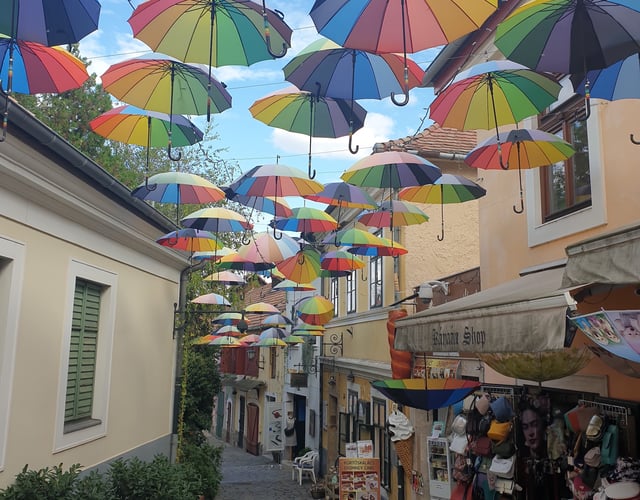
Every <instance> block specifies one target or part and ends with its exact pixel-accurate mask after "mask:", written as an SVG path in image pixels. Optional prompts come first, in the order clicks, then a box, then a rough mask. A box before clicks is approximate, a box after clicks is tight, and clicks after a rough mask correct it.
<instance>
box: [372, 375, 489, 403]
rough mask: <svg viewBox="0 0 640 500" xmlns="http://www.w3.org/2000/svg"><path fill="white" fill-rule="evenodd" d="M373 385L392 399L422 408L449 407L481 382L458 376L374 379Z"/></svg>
mask: <svg viewBox="0 0 640 500" xmlns="http://www.w3.org/2000/svg"><path fill="white" fill-rule="evenodd" d="M371 385H372V386H373V387H374V388H375V389H377V390H378V391H380V392H381V393H382V394H384V395H385V396H386V397H387V398H389V399H390V400H391V401H393V402H395V403H397V404H401V405H404V406H410V407H411V408H418V409H420V410H436V409H438V408H447V407H449V406H452V405H453V404H455V403H457V402H459V401H462V400H463V399H464V398H466V397H467V396H468V395H469V394H471V393H472V392H474V391H475V390H477V389H478V388H479V387H480V382H475V381H473V380H463V379H457V378H444V379H435V378H434V379H432V378H429V379H423V378H410V379H406V378H405V379H387V380H374V381H372V382H371Z"/></svg>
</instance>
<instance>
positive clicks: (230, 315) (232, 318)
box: [211, 312, 242, 325]
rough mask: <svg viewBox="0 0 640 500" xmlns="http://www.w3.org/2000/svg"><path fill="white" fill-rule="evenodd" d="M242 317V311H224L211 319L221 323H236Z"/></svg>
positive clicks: (215, 322) (213, 321)
mask: <svg viewBox="0 0 640 500" xmlns="http://www.w3.org/2000/svg"><path fill="white" fill-rule="evenodd" d="M241 319H242V313H238V312H224V313H220V314H218V315H217V316H216V317H215V318H213V319H212V320H211V322H212V323H214V324H220V325H236V324H238V321H240V320H241Z"/></svg>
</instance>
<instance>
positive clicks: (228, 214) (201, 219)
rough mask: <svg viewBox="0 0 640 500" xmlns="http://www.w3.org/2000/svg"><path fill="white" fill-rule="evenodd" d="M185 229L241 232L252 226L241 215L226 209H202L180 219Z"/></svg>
mask: <svg viewBox="0 0 640 500" xmlns="http://www.w3.org/2000/svg"><path fill="white" fill-rule="evenodd" d="M182 224H183V225H184V226H185V227H190V228H193V229H204V230H208V231H213V232H214V233H216V234H217V233H228V232H242V231H246V230H247V229H251V228H252V227H253V225H252V224H251V223H250V222H249V221H247V219H245V218H244V217H243V216H242V215H240V214H239V213H237V212H234V211H233V210H229V209H228V208H222V207H217V208H202V209H200V210H196V211H195V212H193V213H191V214H189V215H187V216H186V217H184V218H183V219H182Z"/></svg>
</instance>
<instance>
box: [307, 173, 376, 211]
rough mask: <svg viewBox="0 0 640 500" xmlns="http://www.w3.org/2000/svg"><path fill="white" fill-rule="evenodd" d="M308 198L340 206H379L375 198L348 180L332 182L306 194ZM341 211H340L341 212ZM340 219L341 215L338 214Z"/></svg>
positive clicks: (367, 207)
mask: <svg viewBox="0 0 640 500" xmlns="http://www.w3.org/2000/svg"><path fill="white" fill-rule="evenodd" d="M304 198H306V199H307V200H312V201H319V202H320V203H326V204H327V205H332V206H336V207H338V209H340V208H364V209H371V208H375V207H376V206H377V203H376V202H375V200H374V199H373V198H372V197H371V195H369V194H368V193H367V192H366V191H363V190H362V189H360V188H359V187H357V186H353V185H351V184H348V183H346V182H330V183H328V184H325V185H324V189H323V190H322V191H320V192H319V193H314V194H309V195H306V196H304ZM339 213H340V212H338V214H339ZM338 219H340V215H338Z"/></svg>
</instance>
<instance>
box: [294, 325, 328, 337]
mask: <svg viewBox="0 0 640 500" xmlns="http://www.w3.org/2000/svg"><path fill="white" fill-rule="evenodd" d="M326 330H327V329H326V328H325V327H324V326H322V325H311V324H309V323H298V324H297V325H296V326H294V327H293V329H292V330H291V333H295V334H296V335H299V336H303V337H304V336H313V337H322V336H323V335H324V332H325V331H326Z"/></svg>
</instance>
